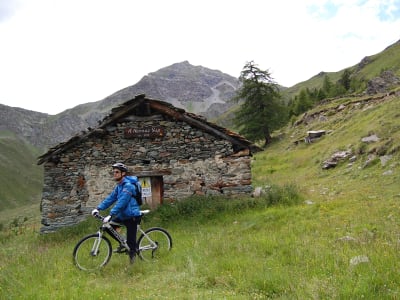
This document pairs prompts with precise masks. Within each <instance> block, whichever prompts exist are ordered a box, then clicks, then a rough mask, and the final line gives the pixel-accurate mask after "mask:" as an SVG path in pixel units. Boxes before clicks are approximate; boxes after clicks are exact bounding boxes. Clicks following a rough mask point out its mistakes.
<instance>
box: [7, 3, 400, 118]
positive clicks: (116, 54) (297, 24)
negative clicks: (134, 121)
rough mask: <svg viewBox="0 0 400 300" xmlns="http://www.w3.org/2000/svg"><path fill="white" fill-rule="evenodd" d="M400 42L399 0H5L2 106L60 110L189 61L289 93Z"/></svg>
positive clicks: (46, 110)
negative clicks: (264, 76) (257, 78)
mask: <svg viewBox="0 0 400 300" xmlns="http://www.w3.org/2000/svg"><path fill="white" fill-rule="evenodd" d="M398 40H400V0H330V1H324V0H279V1H276V0H246V1H244V0H243V1H238V0H201V1H189V0H140V1H137V0H0V103H1V104H5V105H9V106H14V107H22V108H25V109H30V110H34V111H39V112H45V113H49V114H56V113H59V112H62V111H64V110H65V109H68V108H72V107H74V106H76V105H78V104H81V103H87V102H93V101H98V100H102V99H104V98H105V97H107V96H109V95H111V94H112V93H114V92H116V91H118V90H120V89H122V88H125V87H127V86H130V85H133V84H135V83H137V82H138V81H139V80H140V79H141V78H142V77H143V76H145V75H147V74H148V73H151V72H155V71H157V70H159V69H161V68H164V67H167V66H169V65H171V64H174V63H177V62H182V61H185V60H187V61H189V63H191V64H192V65H195V66H199V65H200V66H203V67H206V68H210V69H215V70H220V71H222V72H224V73H227V74H229V75H232V76H234V77H239V75H240V72H241V70H242V69H243V66H244V65H245V63H246V62H248V61H251V60H253V61H254V62H255V63H256V64H257V65H258V66H259V67H260V68H261V69H263V70H269V71H270V73H271V74H272V77H273V78H274V79H275V81H276V82H277V83H278V84H281V85H283V86H286V87H290V86H293V85H294V84H296V83H299V82H301V81H305V80H307V79H309V78H310V77H312V76H314V75H316V74H318V73H319V72H321V71H326V72H335V71H339V70H342V69H344V68H346V67H350V66H353V65H355V64H357V63H358V62H360V61H361V59H362V58H363V57H365V56H368V55H373V54H376V53H378V52H381V51H382V50H384V49H385V48H386V47H387V46H389V45H391V44H393V43H395V42H396V41H398ZM160 100H163V99H160Z"/></svg>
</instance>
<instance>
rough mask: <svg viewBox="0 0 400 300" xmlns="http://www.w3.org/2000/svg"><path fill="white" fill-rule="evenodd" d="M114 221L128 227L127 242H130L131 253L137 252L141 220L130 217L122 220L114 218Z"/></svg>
mask: <svg viewBox="0 0 400 300" xmlns="http://www.w3.org/2000/svg"><path fill="white" fill-rule="evenodd" d="M113 221H114V222H117V223H122V224H124V225H125V227H126V243H127V244H128V246H129V248H130V249H131V253H132V254H133V253H135V252H136V231H137V225H138V223H139V222H140V220H138V218H135V217H134V218H130V219H127V220H123V221H122V220H120V219H118V218H117V219H114V220H113Z"/></svg>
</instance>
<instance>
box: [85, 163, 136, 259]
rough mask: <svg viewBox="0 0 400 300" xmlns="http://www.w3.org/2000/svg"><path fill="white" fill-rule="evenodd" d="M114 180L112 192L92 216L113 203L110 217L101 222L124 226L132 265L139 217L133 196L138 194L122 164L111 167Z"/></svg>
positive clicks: (126, 169)
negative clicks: (114, 184)
mask: <svg viewBox="0 0 400 300" xmlns="http://www.w3.org/2000/svg"><path fill="white" fill-rule="evenodd" d="M112 170H113V176H114V180H115V181H116V182H117V185H116V186H115V188H114V190H113V191H112V192H111V193H110V194H109V195H108V196H107V197H106V198H105V199H104V200H103V201H102V202H101V203H100V204H99V205H98V206H97V208H96V209H94V210H93V211H92V215H95V214H98V213H99V210H105V209H107V208H109V207H110V206H111V205H112V204H114V203H115V205H114V206H113V208H112V209H111V211H110V215H109V216H107V217H105V218H104V220H103V222H104V223H107V222H110V221H111V220H112V221H114V222H118V223H122V224H124V225H125V226H126V232H127V237H126V239H127V244H128V246H129V248H130V251H129V259H130V262H131V263H133V262H134V260H135V252H136V251H135V249H136V230H137V220H139V218H137V217H139V216H140V207H139V205H138V204H137V201H136V199H135V196H136V195H137V194H138V191H137V190H136V187H135V186H134V185H133V184H132V183H131V182H130V181H129V180H128V179H127V178H126V175H127V172H128V168H127V167H126V166H125V165H124V164H123V163H115V164H113V165H112Z"/></svg>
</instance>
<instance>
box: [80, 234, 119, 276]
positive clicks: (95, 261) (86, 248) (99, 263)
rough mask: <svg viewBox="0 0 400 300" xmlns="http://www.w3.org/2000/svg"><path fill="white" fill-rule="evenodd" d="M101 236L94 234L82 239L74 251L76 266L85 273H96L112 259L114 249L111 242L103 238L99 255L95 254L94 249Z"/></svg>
mask: <svg viewBox="0 0 400 300" xmlns="http://www.w3.org/2000/svg"><path fill="white" fill-rule="evenodd" d="M98 238H99V235H98V234H96V233H94V234H90V235H87V236H85V237H84V238H82V239H81V240H80V241H79V242H78V244H76V246H75V248H74V251H73V259H74V263H75V265H76V266H77V267H78V268H79V269H81V270H83V271H95V270H98V269H100V268H102V267H104V266H105V265H106V264H107V263H108V262H109V261H110V259H111V255H112V247H111V242H110V240H109V239H108V238H107V237H105V236H102V237H101V240H100V244H99V246H98V252H97V254H93V253H92V251H93V248H94V247H95V244H96V242H98Z"/></svg>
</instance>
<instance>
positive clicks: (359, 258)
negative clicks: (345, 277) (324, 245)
mask: <svg viewBox="0 0 400 300" xmlns="http://www.w3.org/2000/svg"><path fill="white" fill-rule="evenodd" d="M361 263H369V258H368V256H365V255H359V256H355V257H353V258H352V259H350V265H351V266H356V265H359V264H361Z"/></svg>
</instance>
